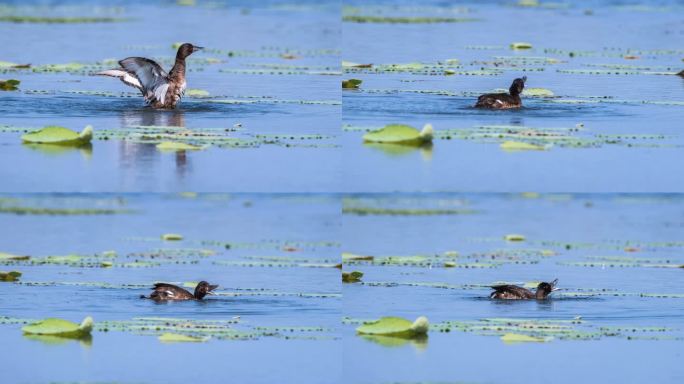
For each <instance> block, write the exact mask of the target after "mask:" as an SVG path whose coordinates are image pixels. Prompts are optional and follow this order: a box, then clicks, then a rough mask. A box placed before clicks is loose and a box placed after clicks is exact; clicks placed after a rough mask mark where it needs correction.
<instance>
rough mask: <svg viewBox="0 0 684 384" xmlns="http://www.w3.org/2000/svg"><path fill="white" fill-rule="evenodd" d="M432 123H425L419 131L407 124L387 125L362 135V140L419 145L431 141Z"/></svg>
mask: <svg viewBox="0 0 684 384" xmlns="http://www.w3.org/2000/svg"><path fill="white" fill-rule="evenodd" d="M433 132H434V131H433V129H432V125H430V124H425V126H424V127H423V129H422V130H421V131H419V130H417V129H416V128H413V127H411V126H408V125H400V124H393V125H387V126H385V127H384V128H382V129H379V130H377V131H371V132H368V133H366V134H365V135H363V141H364V142H367V143H381V144H401V145H414V146H421V145H424V144H426V143H430V142H432V136H433Z"/></svg>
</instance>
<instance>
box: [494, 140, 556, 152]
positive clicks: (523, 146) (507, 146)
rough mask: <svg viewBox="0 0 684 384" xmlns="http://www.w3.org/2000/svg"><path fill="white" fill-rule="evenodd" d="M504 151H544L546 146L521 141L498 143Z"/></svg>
mask: <svg viewBox="0 0 684 384" xmlns="http://www.w3.org/2000/svg"><path fill="white" fill-rule="evenodd" d="M500 147H501V149H503V150H504V151H544V150H546V147H544V146H542V145H537V144H530V143H525V142H522V141H511V140H508V141H504V142H503V143H501V145H500Z"/></svg>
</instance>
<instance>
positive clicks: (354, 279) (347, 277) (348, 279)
mask: <svg viewBox="0 0 684 384" xmlns="http://www.w3.org/2000/svg"><path fill="white" fill-rule="evenodd" d="M0 277H1V275H0ZM362 277H363V272H359V271H354V272H342V282H343V283H358V282H359V281H361V278H362Z"/></svg>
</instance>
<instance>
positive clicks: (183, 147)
mask: <svg viewBox="0 0 684 384" xmlns="http://www.w3.org/2000/svg"><path fill="white" fill-rule="evenodd" d="M157 149H158V150H160V151H199V150H202V149H204V147H201V146H199V145H192V144H187V143H179V142H175V141H163V142H161V143H159V144H157Z"/></svg>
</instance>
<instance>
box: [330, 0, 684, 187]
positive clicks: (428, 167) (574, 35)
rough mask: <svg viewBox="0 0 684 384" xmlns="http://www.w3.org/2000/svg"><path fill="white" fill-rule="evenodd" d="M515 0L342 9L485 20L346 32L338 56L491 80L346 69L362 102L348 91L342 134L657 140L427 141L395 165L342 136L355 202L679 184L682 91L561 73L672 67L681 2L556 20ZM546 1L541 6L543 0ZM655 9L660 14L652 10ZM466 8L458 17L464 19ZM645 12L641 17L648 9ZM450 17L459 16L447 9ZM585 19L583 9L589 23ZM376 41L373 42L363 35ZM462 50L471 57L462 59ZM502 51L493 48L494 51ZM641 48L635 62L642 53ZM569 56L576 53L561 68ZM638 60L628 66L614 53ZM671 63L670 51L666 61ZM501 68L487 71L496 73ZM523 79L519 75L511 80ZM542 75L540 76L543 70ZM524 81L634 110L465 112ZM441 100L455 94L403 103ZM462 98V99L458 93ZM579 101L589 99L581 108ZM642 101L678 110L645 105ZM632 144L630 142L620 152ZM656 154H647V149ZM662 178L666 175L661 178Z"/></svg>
mask: <svg viewBox="0 0 684 384" xmlns="http://www.w3.org/2000/svg"><path fill="white" fill-rule="evenodd" d="M513 3H515V2H477V3H474V2H465V3H459V4H454V5H451V6H447V5H445V4H444V3H441V2H421V3H420V4H415V3H413V2H409V1H392V2H380V4H382V5H380V6H377V7H373V8H371V7H368V6H364V5H365V3H364V2H354V1H350V2H345V4H348V5H349V6H350V7H353V8H351V10H349V11H348V12H349V13H350V14H353V12H355V11H356V12H359V13H360V14H361V15H380V16H410V17H416V16H436V17H469V18H477V19H479V20H480V21H476V22H462V23H436V24H381V23H350V22H347V23H343V27H344V28H343V40H342V47H343V54H342V56H343V59H344V60H348V61H351V62H355V63H362V64H373V65H374V66H376V67H377V66H378V65H381V64H406V63H424V64H430V65H434V64H435V63H437V62H444V61H445V60H448V59H458V60H459V62H460V65H461V66H462V68H460V69H456V71H459V70H460V71H479V70H481V69H482V68H484V69H491V68H493V69H497V68H499V70H501V69H500V68H503V70H501V71H502V72H501V73H499V74H496V75H490V76H476V75H459V74H456V75H452V76H444V75H443V73H444V71H443V70H442V71H441V72H440V71H437V73H436V74H435V75H422V74H412V73H406V72H399V73H397V72H390V73H387V72H386V73H379V74H377V73H369V71H367V70H366V71H363V70H362V71H360V72H359V71H354V70H351V71H350V70H347V72H348V73H345V76H346V77H349V78H358V79H361V80H363V83H362V85H361V88H360V90H359V91H345V92H343V96H342V99H343V123H344V124H347V125H351V126H354V127H382V126H384V125H386V124H397V123H398V124H408V125H412V126H414V127H418V128H420V127H422V126H423V125H424V124H426V123H431V124H432V125H433V126H434V128H435V130H437V131H438V132H439V131H440V130H442V131H443V130H457V131H458V130H461V131H463V130H465V129H471V128H472V127H477V126H489V125H512V126H519V127H532V128H551V127H553V128H573V127H575V126H576V125H577V124H584V127H583V129H582V130H581V132H580V133H578V134H576V137H593V135H596V134H605V135H615V134H621V135H627V136H631V135H643V134H649V135H651V134H653V135H662V136H664V137H665V138H663V139H659V140H652V139H648V140H635V141H630V140H626V141H624V140H623V143H622V144H620V145H600V146H597V147H593V146H592V147H589V148H562V147H559V146H555V147H552V148H550V149H549V150H547V151H542V152H539V151H525V152H515V153H510V152H504V151H503V150H501V149H500V148H499V145H498V144H499V143H500V142H501V141H495V142H492V141H491V140H490V142H488V143H482V142H479V141H473V140H461V139H453V140H444V139H439V140H436V141H435V142H434V145H433V148H432V149H431V150H413V151H408V150H407V151H405V153H403V154H401V155H396V154H393V153H390V152H389V151H383V150H381V149H378V148H375V147H369V146H366V145H363V143H362V139H361V136H362V134H361V133H360V132H357V131H351V132H349V131H348V132H344V133H343V135H342V145H343V147H344V151H345V155H344V159H345V162H344V164H345V166H344V169H345V173H344V176H343V177H344V184H343V185H344V188H345V190H347V191H354V192H386V191H423V192H432V191H475V192H492V191H494V192H496V191H528V190H533V191H547V192H568V191H573V192H676V191H681V190H682V187H683V186H684V179H683V178H682V177H681V176H680V175H679V172H676V171H675V169H674V168H673V166H674V164H676V163H677V162H678V159H680V158H681V147H682V144H684V142H683V141H682V136H681V132H680V130H679V124H678V123H677V122H678V121H681V120H682V118H683V117H684V112H683V110H682V106H681V102H682V101H683V100H684V99H683V96H682V95H684V93H683V92H682V90H683V87H684V82H683V81H682V79H681V78H680V77H677V76H665V75H646V74H631V75H603V74H600V75H587V74H568V73H563V72H558V71H564V70H597V69H603V70H605V69H607V68H610V67H602V66H598V67H597V65H627V66H637V67H644V68H650V69H652V70H661V71H664V70H665V69H664V68H672V70H673V71H674V72H678V71H679V70H681V56H682V51H681V47H680V46H679V45H678V40H679V39H677V38H676V37H675V36H679V35H681V33H682V32H681V28H679V27H677V24H678V23H679V22H680V21H681V16H680V14H681V9H682V8H681V3H679V2H663V4H658V5H653V4H650V3H648V4H643V7H639V6H638V5H634V6H633V7H630V6H632V5H633V4H631V3H624V2H579V3H578V2H573V3H571V4H561V8H560V9H546V8H543V7H540V8H534V7H533V8H523V7H515V6H513ZM542 3H543V2H542ZM660 7H662V8H660ZM462 8H466V9H467V12H464V11H462V10H461V9H462ZM643 8H646V9H643ZM454 9H455V10H454ZM585 10H591V11H592V14H591V15H586V14H585ZM369 36H372V38H368V37H369ZM513 42H529V43H531V44H532V45H533V49H531V50H512V49H510V48H509V44H511V43H513ZM469 47H471V48H469ZM497 47H498V48H497ZM639 51H643V52H639ZM568 52H584V53H585V54H583V55H579V54H578V55H577V56H575V57H569V53H568ZM630 52H632V55H636V56H639V58H638V59H635V60H627V59H624V58H623V56H626V55H629V54H630ZM666 52H667V53H666ZM530 56H531V57H537V58H538V57H541V58H552V59H555V60H558V61H559V62H558V63H555V64H547V65H540V64H527V63H524V64H521V63H518V64H517V66H513V65H512V64H511V61H510V59H495V58H496V57H513V58H515V57H530ZM497 61H499V62H501V63H503V64H502V65H499V66H498V67H496V66H495V65H494V64H493V63H494V62H497ZM522 68H525V69H528V71H522V70H520V69H522ZM539 69H541V71H539ZM523 75H526V76H527V77H528V80H527V84H526V86H527V87H535V88H537V87H538V88H546V89H549V90H551V91H553V92H554V94H555V95H556V96H560V100H563V99H576V98H583V97H588V96H597V97H598V96H600V97H608V99H606V100H608V101H610V100H611V98H612V99H613V100H626V101H634V103H629V104H614V103H590V104H560V103H554V102H551V101H548V100H544V99H536V98H529V97H527V98H526V97H523V105H524V107H523V108H522V109H520V110H508V111H487V110H478V109H474V108H472V106H473V105H474V104H475V101H476V99H477V97H476V95H478V94H482V93H486V92H491V91H492V90H494V89H497V88H498V89H501V88H503V89H508V87H509V86H510V84H511V82H512V81H513V79H514V78H516V77H522V76H523ZM410 91H423V92H425V91H431V92H434V91H443V92H451V93H452V94H451V95H450V94H446V95H443V94H430V93H412V92H410ZM464 93H465V94H464ZM585 100H586V99H585ZM643 101H667V102H672V101H674V102H679V105H657V104H642V103H641V102H643ZM629 143H632V144H633V145H631V146H630V145H628V144H629ZM652 144H656V145H655V146H654V145H652ZM663 174H667V175H668V176H667V177H660V176H662V175H663Z"/></svg>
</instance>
